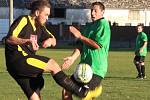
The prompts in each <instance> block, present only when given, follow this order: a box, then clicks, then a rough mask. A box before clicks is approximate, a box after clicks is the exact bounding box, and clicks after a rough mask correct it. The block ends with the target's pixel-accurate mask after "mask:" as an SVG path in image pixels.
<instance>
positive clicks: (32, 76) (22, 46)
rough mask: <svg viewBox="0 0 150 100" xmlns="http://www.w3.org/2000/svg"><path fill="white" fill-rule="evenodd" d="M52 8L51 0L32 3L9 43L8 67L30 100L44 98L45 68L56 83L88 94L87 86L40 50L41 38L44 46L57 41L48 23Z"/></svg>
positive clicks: (19, 21) (14, 24)
mask: <svg viewBox="0 0 150 100" xmlns="http://www.w3.org/2000/svg"><path fill="white" fill-rule="evenodd" d="M50 8H51V5H50V4H49V2H48V0H36V1H34V2H33V3H32V5H31V14H30V15H23V16H20V17H19V18H17V19H16V20H15V21H14V22H13V24H12V25H11V27H10V30H9V32H8V35H7V37H6V44H5V58H6V66H7V70H8V72H9V74H10V75H11V76H12V77H13V78H14V79H15V80H16V82H17V83H18V85H20V87H21V89H22V90H23V92H24V93H25V94H26V96H27V98H28V99H29V100H40V99H41V98H40V90H41V89H42V88H43V86H44V79H43V77H42V74H43V73H44V72H47V73H50V74H51V75H52V76H53V78H54V80H55V81H56V83H57V84H59V85H60V86H62V87H63V88H65V89H66V90H68V91H71V92H73V93H74V94H76V95H77V96H79V97H84V96H85V95H86V93H87V89H86V88H84V87H81V86H78V85H76V84H75V83H73V81H72V80H71V79H70V78H68V77H67V75H66V74H65V73H64V72H63V71H61V68H60V67H59V65H58V64H57V63H56V61H55V60H54V59H52V58H48V57H44V56H40V55H37V54H36V51H37V50H38V49H39V45H38V43H39V42H41V43H42V46H43V47H44V48H46V47H50V46H55V45H56V39H55V37H54V35H53V34H51V33H50V32H49V31H48V30H47V29H46V27H45V22H46V21H47V19H48V16H49V15H50Z"/></svg>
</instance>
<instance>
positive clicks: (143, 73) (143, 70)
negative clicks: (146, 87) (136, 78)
mask: <svg viewBox="0 0 150 100" xmlns="http://www.w3.org/2000/svg"><path fill="white" fill-rule="evenodd" d="M141 73H142V76H143V77H144V76H145V66H144V65H141Z"/></svg>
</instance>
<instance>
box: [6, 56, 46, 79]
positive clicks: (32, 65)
mask: <svg viewBox="0 0 150 100" xmlns="http://www.w3.org/2000/svg"><path fill="white" fill-rule="evenodd" d="M48 61H49V58H47V57H43V56H39V55H28V56H22V57H19V58H18V59H15V60H14V61H13V62H10V61H9V62H7V60H6V65H7V70H8V72H11V73H12V74H14V75H17V76H27V77H36V76H37V75H38V74H41V73H43V71H44V70H43V69H44V67H45V66H46V65H47V62H48Z"/></svg>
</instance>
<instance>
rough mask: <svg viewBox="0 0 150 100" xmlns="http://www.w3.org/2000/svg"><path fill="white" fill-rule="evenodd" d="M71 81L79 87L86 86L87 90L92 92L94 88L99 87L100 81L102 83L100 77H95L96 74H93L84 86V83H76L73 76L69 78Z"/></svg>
mask: <svg viewBox="0 0 150 100" xmlns="http://www.w3.org/2000/svg"><path fill="white" fill-rule="evenodd" d="M71 79H72V80H73V81H74V82H75V83H77V84H78V85H79V86H85V85H86V86H88V88H89V90H94V89H95V88H96V87H98V86H100V85H101V81H102V79H103V78H102V77H100V76H98V75H96V74H93V77H92V79H91V81H90V82H88V83H87V84H84V83H79V82H78V81H76V80H75V78H74V75H72V76H71Z"/></svg>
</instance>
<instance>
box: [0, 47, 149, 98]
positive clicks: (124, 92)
mask: <svg viewBox="0 0 150 100" xmlns="http://www.w3.org/2000/svg"><path fill="white" fill-rule="evenodd" d="M71 53H72V50H70V49H67V50H65V49H41V50H40V51H39V52H38V54H40V55H44V56H48V57H51V58H54V59H55V60H56V61H57V62H58V63H59V64H62V62H63V57H66V56H68V55H70V54H71ZM4 58H5V56H4V48H0V76H1V78H0V99H1V100H27V98H26V97H25V95H24V94H23V92H22V90H21V89H20V87H19V86H18V85H17V83H16V82H15V81H14V80H13V79H12V78H11V77H10V76H9V74H8V73H7V71H6V66H5V59H4ZM133 58H134V52H133V51H132V50H130V51H123V50H120V51H118V50H117V51H110V52H109V68H108V72H107V75H106V78H105V79H104V80H103V92H102V95H101V96H100V97H98V98H97V99H96V100H150V95H149V94H150V60H149V58H150V52H149V53H148V55H147V57H146V59H145V64H146V75H147V79H144V80H138V79H135V77H136V75H137V73H136V69H135V67H134V65H133V63H132V61H133ZM78 61H79V59H78ZM78 61H76V62H75V64H74V65H73V66H72V68H70V69H68V70H66V71H65V72H66V73H67V74H71V73H72V72H73V69H74V66H75V65H76V64H77V63H78ZM44 79H45V86H44V88H43V90H42V91H41V96H42V100H61V90H62V88H61V87H60V86H58V85H57V84H56V83H55V81H54V80H53V79H52V77H51V76H50V75H49V74H44ZM74 100H79V99H78V98H75V99H74Z"/></svg>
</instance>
